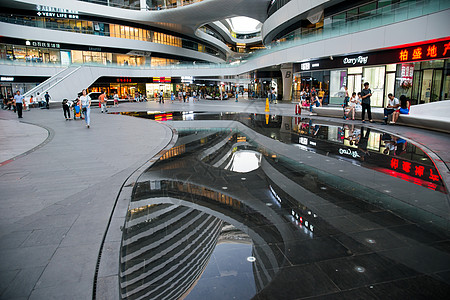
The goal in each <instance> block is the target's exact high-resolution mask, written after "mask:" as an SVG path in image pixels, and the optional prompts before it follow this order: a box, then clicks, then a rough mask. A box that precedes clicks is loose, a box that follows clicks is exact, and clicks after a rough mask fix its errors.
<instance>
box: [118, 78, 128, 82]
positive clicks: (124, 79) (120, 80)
mask: <svg viewBox="0 0 450 300" xmlns="http://www.w3.org/2000/svg"><path fill="white" fill-rule="evenodd" d="M117 82H131V78H117Z"/></svg>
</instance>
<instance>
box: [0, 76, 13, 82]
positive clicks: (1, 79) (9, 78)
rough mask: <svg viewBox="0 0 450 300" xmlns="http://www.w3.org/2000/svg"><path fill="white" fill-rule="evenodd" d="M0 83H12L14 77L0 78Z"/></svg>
mask: <svg viewBox="0 0 450 300" xmlns="http://www.w3.org/2000/svg"><path fill="white" fill-rule="evenodd" d="M0 81H14V77H3V76H2V77H0Z"/></svg>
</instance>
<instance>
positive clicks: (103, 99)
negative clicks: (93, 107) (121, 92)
mask: <svg viewBox="0 0 450 300" xmlns="http://www.w3.org/2000/svg"><path fill="white" fill-rule="evenodd" d="M98 100H99V101H100V106H101V108H102V113H103V110H105V112H108V110H107V109H106V103H107V101H108V100H107V99H106V94H105V91H102V94H101V95H100V96H98Z"/></svg>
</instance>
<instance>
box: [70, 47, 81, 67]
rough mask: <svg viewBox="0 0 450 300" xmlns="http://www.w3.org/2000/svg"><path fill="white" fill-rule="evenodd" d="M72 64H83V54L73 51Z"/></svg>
mask: <svg viewBox="0 0 450 300" xmlns="http://www.w3.org/2000/svg"><path fill="white" fill-rule="evenodd" d="M72 63H73V64H82V63H83V52H82V51H77V50H72Z"/></svg>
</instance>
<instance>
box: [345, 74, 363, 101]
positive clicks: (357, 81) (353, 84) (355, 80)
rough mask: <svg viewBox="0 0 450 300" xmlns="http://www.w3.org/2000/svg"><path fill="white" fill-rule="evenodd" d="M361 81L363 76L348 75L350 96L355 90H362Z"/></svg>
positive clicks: (357, 91)
mask: <svg viewBox="0 0 450 300" xmlns="http://www.w3.org/2000/svg"><path fill="white" fill-rule="evenodd" d="M361 81H362V76H361V75H360V74H359V75H348V82H347V88H348V93H349V96H351V95H352V93H353V92H356V93H359V92H361Z"/></svg>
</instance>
